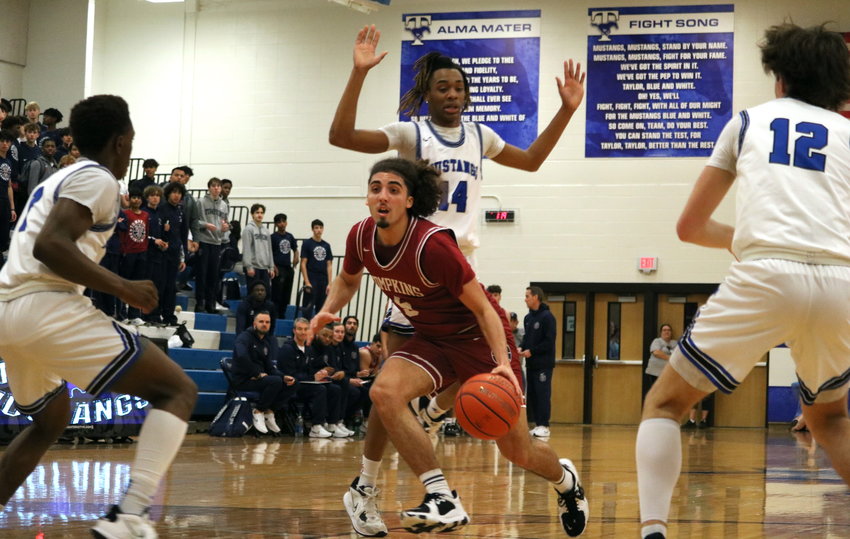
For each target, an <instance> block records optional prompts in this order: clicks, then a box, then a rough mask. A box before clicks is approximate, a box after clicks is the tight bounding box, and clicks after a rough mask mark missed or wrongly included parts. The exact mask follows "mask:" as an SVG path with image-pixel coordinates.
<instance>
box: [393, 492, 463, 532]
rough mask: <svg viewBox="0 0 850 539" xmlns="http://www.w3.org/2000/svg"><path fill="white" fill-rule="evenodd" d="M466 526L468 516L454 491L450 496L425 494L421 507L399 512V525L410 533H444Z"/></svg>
mask: <svg viewBox="0 0 850 539" xmlns="http://www.w3.org/2000/svg"><path fill="white" fill-rule="evenodd" d="M467 524H469V515H467V514H466V511H464V510H463V506H462V505H461V504H460V496H458V495H457V492H455V491H452V495H451V496H446V495H445V494H426V495H425V499H424V500H423V501H422V505H420V506H419V507H414V508H413V509H408V510H407V511H402V512H401V525H402V527H403V528H404V529H405V530H407V531H409V532H411V533H431V532H433V533H445V532H451V531H454V530H456V529H458V528H460V527H462V526H466V525H467Z"/></svg>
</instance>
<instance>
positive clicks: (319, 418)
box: [278, 318, 346, 438]
mask: <svg viewBox="0 0 850 539" xmlns="http://www.w3.org/2000/svg"><path fill="white" fill-rule="evenodd" d="M309 330H310V323H309V322H308V321H307V319H305V318H296V319H295V322H294V324H293V327H292V337H293V338H292V340H291V341H288V342H286V343H284V344H283V346H282V347H281V353H280V361H279V363H278V365H279V367H280V370H282V371H283V373H284V374H288V375H290V376H293V377H294V378H295V379H296V380H297V381H298V385H297V388H296V393H295V398H296V400H298V401H300V402H303V403H305V404H307V405H308V406H309V408H310V412H311V420H312V423H313V427H312V428H311V429H310V434H309V435H310V437H311V438H330V437H331V436H334V437H336V438H345V437H346V436H345V434H343V432H342V431H340V432H335V433H331V432H329V431H328V430H327V429H325V427H324V424H325V423H327V422H328V421H331V422H333V423H336V422H337V421H339V417H337V416H329V415H328V410H329V409H331V410H338V408H339V395H340V391H339V388H338V387H337V386H335V385H333V384H329V383H326V382H327V380H326V379H327V378H328V372H327V370H325V369H316V368H315V361H314V357H313V350H312V347H310V346H308V345H307V336H308V333H309Z"/></svg>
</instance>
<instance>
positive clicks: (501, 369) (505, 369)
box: [490, 364, 525, 405]
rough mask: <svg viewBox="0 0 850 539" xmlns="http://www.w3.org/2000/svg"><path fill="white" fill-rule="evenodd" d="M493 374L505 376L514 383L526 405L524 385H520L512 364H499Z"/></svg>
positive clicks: (517, 392)
mask: <svg viewBox="0 0 850 539" xmlns="http://www.w3.org/2000/svg"><path fill="white" fill-rule="evenodd" d="M490 372H491V373H492V374H498V375H500V376H504V377H505V378H507V379H508V380H510V381H511V383H512V384H513V385H514V389H515V390H516V394H517V395H519V396H520V397H522V402H523V405H525V393H523V391H522V386H520V385H519V382H518V381H517V379H516V375H515V374H514V370H513V369H512V368H511V366H510V364H507V365H499V366H498V367H496V368H495V369H493V370H492V371H490Z"/></svg>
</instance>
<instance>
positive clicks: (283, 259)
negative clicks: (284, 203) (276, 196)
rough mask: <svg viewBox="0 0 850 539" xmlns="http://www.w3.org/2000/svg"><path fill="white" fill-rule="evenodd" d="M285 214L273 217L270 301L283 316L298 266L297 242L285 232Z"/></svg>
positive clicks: (290, 296)
mask: <svg viewBox="0 0 850 539" xmlns="http://www.w3.org/2000/svg"><path fill="white" fill-rule="evenodd" d="M286 224H287V223H286V214H285V213H278V214H277V215H275V216H274V226H275V231H274V232H273V233H272V236H271V240H272V257H273V258H274V266H275V278H274V279H272V301H274V304H275V305H277V312H279V313H281V314H283V313H285V312H286V307H287V306H288V305H289V302H290V300H291V299H292V283H293V281H294V280H295V266H297V265H298V241H296V239H295V236H293V235H292V234H290V233H289V232H287V231H286Z"/></svg>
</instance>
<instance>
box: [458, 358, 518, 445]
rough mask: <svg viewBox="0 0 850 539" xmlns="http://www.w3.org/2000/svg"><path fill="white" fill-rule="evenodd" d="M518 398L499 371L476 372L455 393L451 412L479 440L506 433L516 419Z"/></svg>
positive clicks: (499, 436) (512, 387) (509, 382)
mask: <svg viewBox="0 0 850 539" xmlns="http://www.w3.org/2000/svg"><path fill="white" fill-rule="evenodd" d="M521 406H522V399H521V398H520V396H519V395H517V393H516V389H514V386H513V384H512V383H511V381H510V380H508V379H507V378H505V377H504V376H501V375H499V374H491V373H484V374H477V375H475V376H473V377H472V378H470V379H469V380H467V381H466V382H465V383H464V384H463V385H462V386H461V387H460V391H458V394H457V397H455V413H456V415H457V421H458V423H459V424H460V426H461V427H463V430H465V431H466V432H468V433H469V434H470V435H472V436H474V437H476V438H480V439H482V440H495V439H497V438H501V437H502V436H504V435H505V434H507V433H508V432H509V431H510V430H511V429H512V428H513V426H514V425H516V422H517V420H518V419H519V414H520V410H521Z"/></svg>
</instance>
